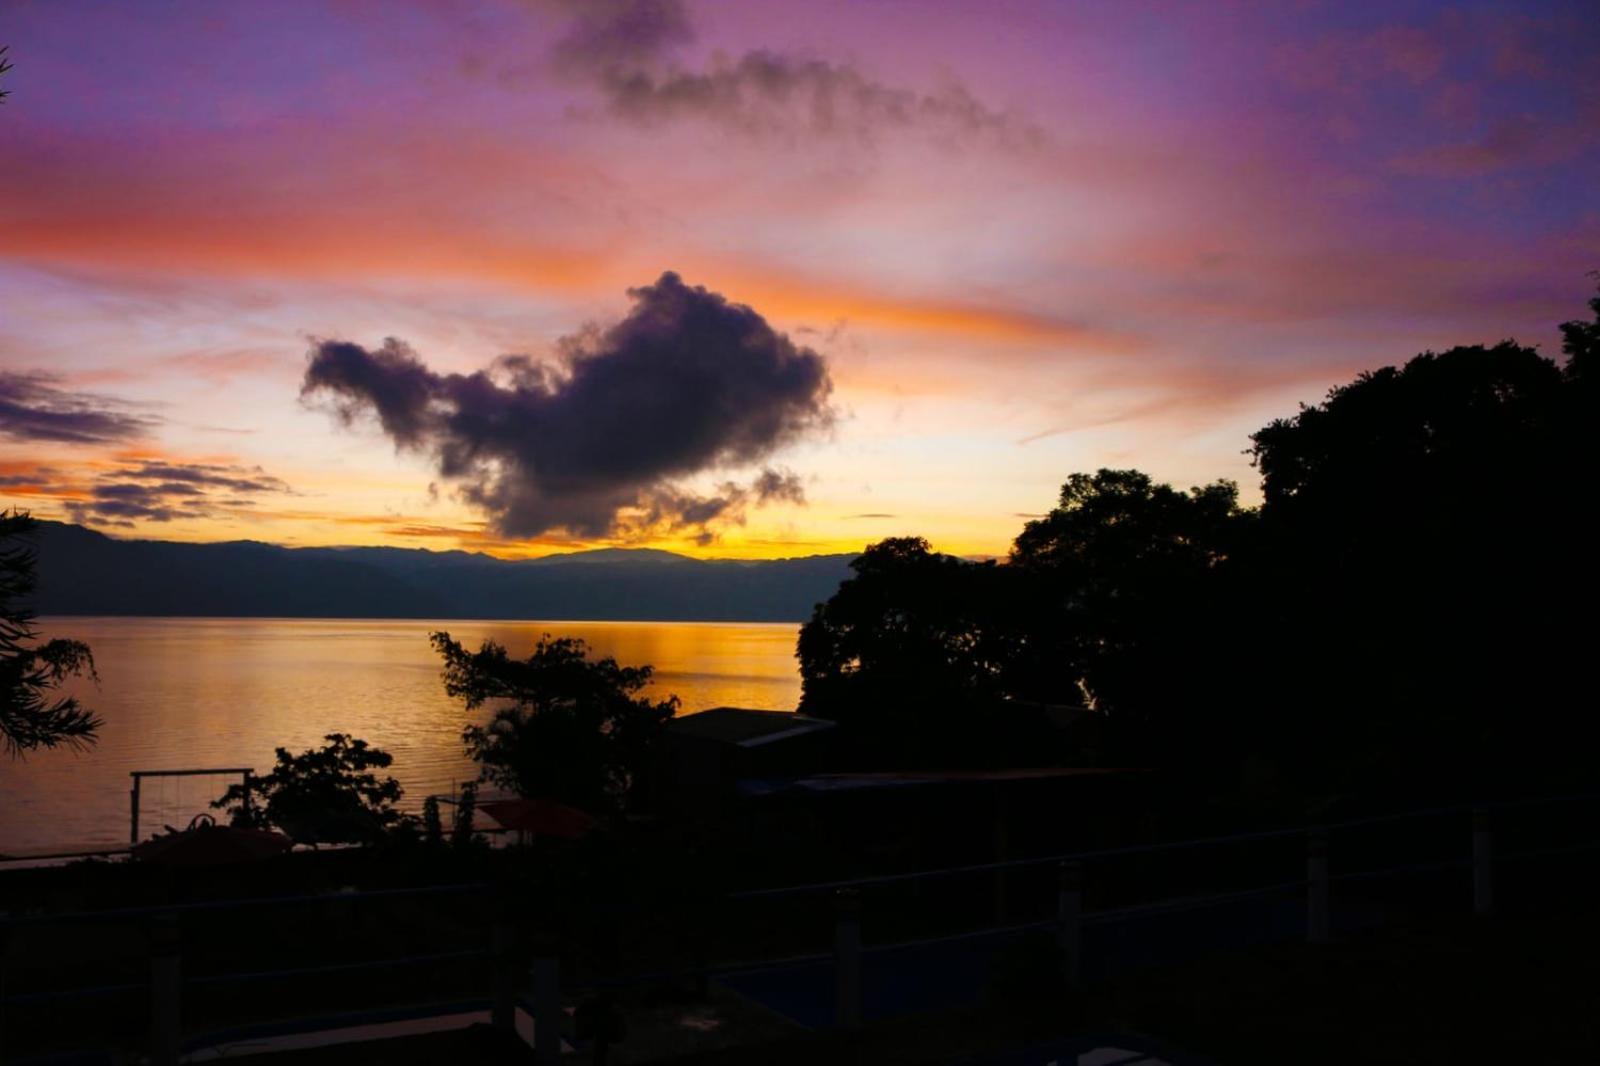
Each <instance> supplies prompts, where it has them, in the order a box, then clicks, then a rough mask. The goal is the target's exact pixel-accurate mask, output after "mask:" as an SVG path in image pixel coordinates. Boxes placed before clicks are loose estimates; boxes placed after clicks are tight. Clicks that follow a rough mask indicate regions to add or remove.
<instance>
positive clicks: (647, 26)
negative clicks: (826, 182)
mask: <svg viewBox="0 0 1600 1066" xmlns="http://www.w3.org/2000/svg"><path fill="white" fill-rule="evenodd" d="M560 6H563V7H566V8H568V9H569V10H571V11H572V12H573V18H572V24H571V26H570V27H569V29H568V32H567V33H566V35H565V36H564V37H563V38H562V39H561V40H560V41H559V42H558V43H557V45H556V47H555V51H554V59H555V63H556V66H557V69H558V70H559V71H561V72H562V73H564V74H566V75H567V76H568V77H569V78H572V79H573V80H575V81H577V82H579V83H581V84H584V85H586V86H588V87H590V88H592V89H593V90H595V91H596V92H598V93H599V95H600V97H601V99H602V100H603V101H604V106H605V110H606V111H607V113H609V114H611V115H613V116H615V117H617V118H620V119H624V120H627V121H631V122H636V123H641V124H646V125H649V124H657V123H665V122H676V121H682V120H697V121H702V122H707V123H711V124H713V125H716V126H719V127H721V128H723V129H727V130H730V131H733V132H736V133H739V134H743V135H747V136H752V137H761V138H772V139H781V140H794V139H798V138H807V139H814V138H819V137H821V138H843V139H847V140H850V141H854V142H857V143H861V144H870V143H872V142H874V141H876V140H878V139H879V138H881V137H884V136H886V135H893V134H896V133H905V134H912V135H918V136H923V137H926V138H929V139H933V140H936V141H943V142H946V143H950V144H970V143H974V142H977V143H983V144H985V145H988V146H991V147H999V148H1003V149H1010V150H1022V149H1031V148H1037V147H1039V146H1040V145H1042V144H1043V143H1044V140H1045V136H1044V133H1043V132H1042V131H1041V130H1040V129H1039V127H1038V126H1036V125H1034V124H1033V123H1031V122H1029V121H1027V120H1025V119H1023V118H1021V117H1020V116H1018V115H1016V114H1014V113H1012V112H1010V111H1005V110H1000V109H996V108H994V107H991V106H989V105H988V104H986V103H985V102H984V101H982V100H980V99H979V98H978V97H977V96H975V95H974V94H973V93H972V92H971V91H970V90H968V89H967V88H966V87H965V86H963V85H961V84H959V83H957V82H949V83H947V84H944V85H941V86H938V87H936V88H931V89H919V88H912V87H909V86H904V85H895V84H891V83H888V82H885V81H882V80H879V79H877V78H874V77H872V76H871V75H870V74H868V73H866V72H864V71H862V70H860V69H858V68H857V67H855V66H854V65H851V64H848V63H840V62H836V61H833V60H829V59H825V58H820V57H816V56H806V55H800V54H797V53H794V52H791V51H786V50H783V49H775V48H756V49H751V50H748V51H746V52H743V53H742V54H740V55H737V56H728V55H722V54H716V55H713V56H711V57H710V59H709V60H707V61H705V62H702V63H694V62H691V61H687V60H685V59H683V58H681V56H680V52H681V51H682V49H683V46H685V45H687V44H689V43H690V42H692V41H693V40H694V38H695V27H694V25H693V22H692V21H691V19H690V17H689V14H688V11H687V10H686V8H685V7H684V5H683V3H682V2H681V0H599V2H595V0H568V2H567V3H564V4H562V5H560Z"/></svg>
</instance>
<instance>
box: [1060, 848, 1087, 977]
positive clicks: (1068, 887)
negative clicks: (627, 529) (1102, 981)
mask: <svg viewBox="0 0 1600 1066" xmlns="http://www.w3.org/2000/svg"><path fill="white" fill-rule="evenodd" d="M1056 876H1057V890H1056V946H1057V947H1058V948H1059V949H1060V951H1061V976H1062V978H1063V979H1064V980H1065V981H1066V983H1067V987H1068V988H1077V987H1078V985H1079V983H1080V982H1081V981H1082V979H1083V863H1081V862H1064V863H1062V864H1061V865H1060V866H1058V867H1057V868H1056Z"/></svg>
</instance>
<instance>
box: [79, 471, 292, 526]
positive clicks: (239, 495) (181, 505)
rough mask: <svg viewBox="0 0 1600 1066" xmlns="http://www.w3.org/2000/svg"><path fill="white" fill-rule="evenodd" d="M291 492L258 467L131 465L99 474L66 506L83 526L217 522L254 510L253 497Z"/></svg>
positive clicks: (279, 481)
mask: <svg viewBox="0 0 1600 1066" xmlns="http://www.w3.org/2000/svg"><path fill="white" fill-rule="evenodd" d="M289 491H290V489H289V486H288V485H287V484H285V483H284V482H283V481H282V480H280V479H279V478H275V477H272V476H271V475H269V474H267V473H266V472H265V471H263V470H262V469H261V468H260V467H259V466H256V467H243V466H228V465H223V464H218V463H176V462H167V461H156V460H133V461H129V462H124V463H121V464H119V465H118V466H117V467H116V468H115V469H114V470H111V471H108V472H106V473H104V474H101V475H100V476H99V477H98V478H96V479H95V480H94V481H93V482H91V483H90V484H89V486H88V488H87V490H86V491H84V492H80V493H78V494H77V498H72V499H65V500H64V501H63V506H65V508H66V510H67V513H68V515H70V516H71V517H72V520H73V521H75V522H81V523H83V524H85V525H128V524H130V523H132V522H133V521H134V520H135V519H137V520H141V521H146V522H172V521H176V520H178V519H183V518H214V517H218V516H220V515H226V514H228V513H229V512H231V511H236V510H240V509H244V508H250V507H254V506H255V505H256V500H254V499H252V498H250V497H251V496H253V495H255V496H258V495H262V494H274V495H276V494H283V493H288V492H289Z"/></svg>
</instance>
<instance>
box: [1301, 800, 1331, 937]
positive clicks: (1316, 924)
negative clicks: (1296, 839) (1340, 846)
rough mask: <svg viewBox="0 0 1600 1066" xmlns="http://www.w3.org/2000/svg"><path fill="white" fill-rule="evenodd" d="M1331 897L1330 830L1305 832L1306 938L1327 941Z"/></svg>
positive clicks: (1319, 829) (1320, 829)
mask: <svg viewBox="0 0 1600 1066" xmlns="http://www.w3.org/2000/svg"><path fill="white" fill-rule="evenodd" d="M1329 918H1330V908H1329V898H1328V831H1327V830H1326V829H1322V828H1320V827H1319V828H1315V829H1312V830H1311V831H1310V832H1309V833H1307V834H1306V940H1307V941H1308V942H1309V943H1312V944H1326V943H1327V942H1328V938H1329V934H1330V925H1331V923H1330V920H1329Z"/></svg>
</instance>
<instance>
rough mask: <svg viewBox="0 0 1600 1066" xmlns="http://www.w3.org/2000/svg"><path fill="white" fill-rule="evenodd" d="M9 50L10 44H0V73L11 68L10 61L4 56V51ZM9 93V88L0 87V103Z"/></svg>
mask: <svg viewBox="0 0 1600 1066" xmlns="http://www.w3.org/2000/svg"><path fill="white" fill-rule="evenodd" d="M9 50H10V46H8V45H0V75H3V74H6V73H8V72H9V71H10V70H11V66H12V64H11V61H10V60H9V59H7V58H6V52H7V51H9ZM10 95H11V90H9V89H0V104H3V103H5V100H6V97H8V96H10Z"/></svg>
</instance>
